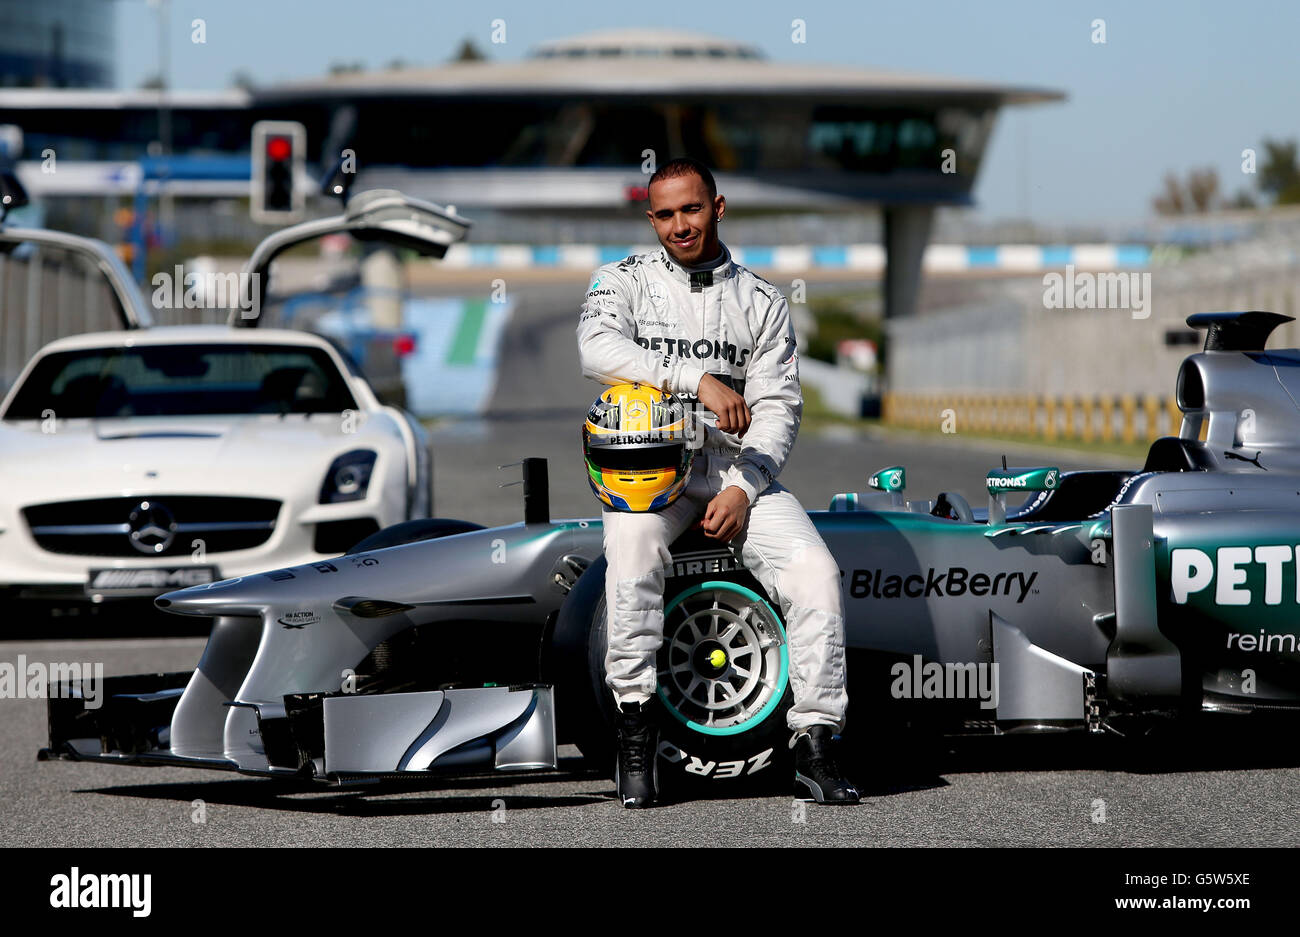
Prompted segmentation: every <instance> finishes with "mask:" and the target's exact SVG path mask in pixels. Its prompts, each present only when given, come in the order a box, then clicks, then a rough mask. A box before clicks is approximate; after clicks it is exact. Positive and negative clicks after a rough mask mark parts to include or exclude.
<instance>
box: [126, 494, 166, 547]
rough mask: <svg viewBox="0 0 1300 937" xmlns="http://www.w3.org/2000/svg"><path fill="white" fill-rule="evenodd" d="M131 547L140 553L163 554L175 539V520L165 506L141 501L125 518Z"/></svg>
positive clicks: (155, 502) (154, 502)
mask: <svg viewBox="0 0 1300 937" xmlns="http://www.w3.org/2000/svg"><path fill="white" fill-rule="evenodd" d="M127 530H128V531H129V532H130V539H131V546H133V547H135V548H136V549H137V550H139V551H140V552H141V553H148V554H151V555H157V554H159V553H165V552H166V551H167V548H168V547H170V546H171V545H172V541H173V540H175V539H176V518H175V517H174V516H172V512H171V511H170V510H168V509H167V506H166V505H163V504H160V503H158V502H157V501H141V502H140V503H139V504H137V505H136V506H135V507H134V508H132V509H131V516H130V517H129V518H127Z"/></svg>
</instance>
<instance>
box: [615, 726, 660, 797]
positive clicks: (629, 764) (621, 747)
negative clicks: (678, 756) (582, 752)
mask: <svg viewBox="0 0 1300 937" xmlns="http://www.w3.org/2000/svg"><path fill="white" fill-rule="evenodd" d="M645 709H646V707H645V704H644V703H623V704H621V705H620V706H619V713H618V720H617V724H618V763H617V765H615V767H614V788H615V791H616V792H617V794H618V797H619V799H620V800H622V801H623V806H624V807H649V806H651V805H652V804H653V803H654V802H655V800H656V798H658V796H659V767H658V758H657V757H656V751H657V749H658V748H659V730H658V729H657V728H656V727H655V726H653V725H652V724H651V723H650V720H649V719H648V718H647V716H646V712H645Z"/></svg>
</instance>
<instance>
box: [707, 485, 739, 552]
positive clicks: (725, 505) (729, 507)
mask: <svg viewBox="0 0 1300 937" xmlns="http://www.w3.org/2000/svg"><path fill="white" fill-rule="evenodd" d="M748 514H749V498H748V497H746V496H745V493H744V492H743V491H741V490H740V489H739V488H737V487H736V486H735V485H732V486H731V487H729V488H726V489H724V490H723V491H722V493H721V494H719V495H717V496H716V497H714V499H713V500H712V501H710V502H709V506H708V508H707V509H706V510H705V512H704V521H703V525H702V526H703V527H704V535H705V536H706V537H712V538H713V539H714V540H721V541H722V542H723V543H727V542H729V541H731V540H733V539H735V537H736V535H737V534H739V533H740V532H741V530H743V529H744V527H745V518H746V517H747V516H748Z"/></svg>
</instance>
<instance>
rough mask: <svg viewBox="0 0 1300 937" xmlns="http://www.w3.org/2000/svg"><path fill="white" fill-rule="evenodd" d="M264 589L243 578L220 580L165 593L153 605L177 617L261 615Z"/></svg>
mask: <svg viewBox="0 0 1300 937" xmlns="http://www.w3.org/2000/svg"><path fill="white" fill-rule="evenodd" d="M265 593H266V588H265V587H264V586H259V585H257V584H256V583H255V581H250V580H248V579H244V578H235V579H222V580H219V581H217V582H208V583H204V584H202V585H198V586H190V587H189V588H188V589H178V590H176V591H175V592H165V593H163V594H162V595H160V596H158V598H156V599H154V605H156V606H158V608H161V609H164V610H165V611H168V612H175V613H177V614H180V615H212V614H214V613H216V612H224V613H226V614H230V615H237V614H244V615H248V614H260V613H261V607H262V606H263V605H264V604H265V603H266V601H267V596H266V594H265Z"/></svg>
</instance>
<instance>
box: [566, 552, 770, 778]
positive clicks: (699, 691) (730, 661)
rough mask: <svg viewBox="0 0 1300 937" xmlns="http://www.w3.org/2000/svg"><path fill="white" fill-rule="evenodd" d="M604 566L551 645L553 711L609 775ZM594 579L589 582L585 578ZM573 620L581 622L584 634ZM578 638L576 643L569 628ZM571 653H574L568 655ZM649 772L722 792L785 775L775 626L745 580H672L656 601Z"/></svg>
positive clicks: (757, 591)
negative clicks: (660, 623) (655, 769)
mask: <svg viewBox="0 0 1300 937" xmlns="http://www.w3.org/2000/svg"><path fill="white" fill-rule="evenodd" d="M604 569H605V567H604V560H603V559H602V560H600V561H598V563H597V564H594V565H593V567H592V569H591V570H588V572H587V573H586V574H584V576H583V577H582V579H581V580H579V584H578V587H575V589H574V592H573V593H571V596H570V598H571V599H576V601H574V602H572V604H570V603H566V606H565V608H564V609H562V610H561V613H560V620H559V622H557V626H556V635H555V637H556V640H557V641H558V642H560V643H561V644H565V645H567V646H568V648H569V650H568V653H563V654H561V655H559V656H561V657H563V658H566V659H568V660H569V661H570V664H569V666H568V667H566V668H564V669H563V670H562V671H561V674H562V678H563V679H566V681H567V683H566V685H565V686H563V687H562V688H559V689H557V700H558V702H557V705H556V714H557V716H559V717H560V718H561V719H565V716H566V714H565V708H566V707H567V708H571V709H572V710H578V711H576V712H574V711H571V712H570V713H569V714H568V716H569V717H570V718H568V720H567V726H566V727H567V728H568V729H569V730H570V734H571V735H572V736H573V739H574V740H575V741H576V742H577V744H578V747H579V748H581V749H582V752H583V754H584V756H586V757H587V759H588V760H589V762H591V763H592V764H593V767H596V768H599V769H601V770H612V762H613V758H614V728H613V726H614V718H615V715H616V713H615V706H614V700H613V696H612V694H611V693H610V692H609V690H608V688H607V687H606V686H605V649H606V646H607V642H608V638H607V623H606V616H605V600H604V595H603V592H604ZM593 573H594V575H593ZM580 619H585V627H584V624H583V622H582V621H581V620H580ZM579 629H581V630H583V631H585V640H583V641H581V643H580V647H577V646H575V645H578V644H579V642H578V641H576V640H575V638H576V637H577V635H576V634H575V632H576V631H578V630H579ZM576 651H580V653H575V652H576ZM657 669H658V672H659V687H658V698H657V700H656V705H655V706H654V707H653V708H652V712H654V713H655V717H656V721H657V723H658V725H659V732H660V743H659V758H660V761H659V777H660V781H661V783H662V784H663V786H664V787H665V788H666V789H670V788H672V787H681V786H690V787H698V786H699V785H707V786H708V787H709V788H710V789H712V790H716V791H722V790H724V789H730V788H737V789H738V788H742V787H749V786H753V785H755V784H763V783H764V782H766V781H767V779H769V778H770V779H772V780H771V782H770V783H771V784H776V783H779V782H780V781H781V780H782V779H788V777H789V770H788V769H789V765H790V760H791V759H790V752H789V748H788V744H787V743H788V741H789V730H788V729H787V728H786V724H785V714H786V712H787V710H788V709H789V708H790V705H791V703H792V695H791V690H790V660H789V650H788V646H787V643H786V637H785V626H784V621H783V620H782V618H781V615H780V613H779V612H778V611H777V608H776V605H775V603H773V602H771V601H770V600H769V599H768V598H767V596H766V595H765V594H764V593H763V591H762V588H761V587H760V586H759V585H758V583H757V582H756V581H754V580H753V579H752V577H750V576H749V575H748V574H746V573H740V574H729V576H728V578H726V579H723V578H720V577H718V576H717V575H716V574H715V575H714V576H713V577H711V578H708V577H703V576H696V577H692V578H689V579H688V578H684V577H683V578H679V577H674V578H672V579H670V580H669V581H668V586H667V588H666V590H665V595H664V642H663V644H662V646H661V647H660V649H659V655H658V660H657Z"/></svg>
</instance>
